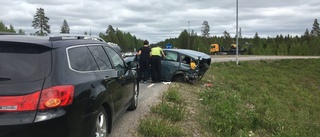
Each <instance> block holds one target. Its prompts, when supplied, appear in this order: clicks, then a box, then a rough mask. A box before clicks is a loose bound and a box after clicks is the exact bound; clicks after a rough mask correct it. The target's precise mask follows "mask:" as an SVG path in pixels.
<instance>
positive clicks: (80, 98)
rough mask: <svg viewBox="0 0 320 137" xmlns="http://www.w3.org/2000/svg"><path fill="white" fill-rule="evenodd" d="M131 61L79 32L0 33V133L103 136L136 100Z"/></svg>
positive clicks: (31, 136)
mask: <svg viewBox="0 0 320 137" xmlns="http://www.w3.org/2000/svg"><path fill="white" fill-rule="evenodd" d="M136 67H137V63H136V62H134V61H131V62H127V63H125V62H124V60H123V59H122V57H121V55H120V54H119V52H117V51H116V50H115V49H114V48H112V46H110V45H109V44H107V43H106V42H104V41H100V40H97V39H91V38H90V37H89V38H88V37H83V36H81V37H79V36H75V37H73V36H69V37H67V36H54V37H47V36H44V37H40V36H26V35H7V34H1V35H0V137H106V136H108V133H110V132H111V129H112V125H113V123H115V121H116V120H117V119H118V118H119V117H121V115H122V114H123V113H124V112H125V111H126V110H135V109H136V108H137V104H138V95H139V84H138V83H137V74H136V71H135V68H136Z"/></svg>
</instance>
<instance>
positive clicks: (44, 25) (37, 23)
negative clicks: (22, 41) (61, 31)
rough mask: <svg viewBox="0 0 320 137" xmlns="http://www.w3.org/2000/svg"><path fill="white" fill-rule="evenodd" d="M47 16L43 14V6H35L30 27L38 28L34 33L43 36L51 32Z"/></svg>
mask: <svg viewBox="0 0 320 137" xmlns="http://www.w3.org/2000/svg"><path fill="white" fill-rule="evenodd" d="M48 21H49V18H48V17H46V16H45V13H44V9H43V8H37V12H36V15H34V16H33V21H32V27H34V29H40V30H38V31H36V32H35V34H36V35H40V36H44V35H48V34H49V33H51V31H50V25H48Z"/></svg>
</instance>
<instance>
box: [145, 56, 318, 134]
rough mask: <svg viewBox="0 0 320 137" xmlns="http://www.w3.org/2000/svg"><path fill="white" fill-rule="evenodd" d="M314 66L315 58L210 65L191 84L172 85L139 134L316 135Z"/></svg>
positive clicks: (316, 68)
mask: <svg viewBox="0 0 320 137" xmlns="http://www.w3.org/2000/svg"><path fill="white" fill-rule="evenodd" d="M319 67H320V59H308V60H304V59H299V60H278V61H250V62H240V65H236V64H235V62H225V63H213V64H212V65H211V67H210V69H209V70H208V72H207V73H206V74H205V76H204V77H203V79H202V80H201V81H199V82H197V83H195V84H194V85H190V84H184V83H178V84H172V85H171V86H170V88H169V90H168V91H167V92H165V93H164V95H163V98H162V102H161V103H159V104H157V105H155V106H152V107H151V112H152V113H151V114H149V115H148V116H146V118H143V119H142V121H141V123H140V125H139V134H140V135H142V136H148V137H149V136H157V137H159V136H160V137H162V136H163V137H171V136H188V137H193V136H204V137H209V136H210V137H211V136H216V137H241V136H243V137H248V136H251V137H252V136H253V137H260V136H261V137H268V136H276V137H314V136H319V135H320V68H319ZM204 84H212V85H213V86H211V87H206V86H203V85H204Z"/></svg>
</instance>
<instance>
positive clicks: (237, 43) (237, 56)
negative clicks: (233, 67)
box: [236, 0, 239, 65]
mask: <svg viewBox="0 0 320 137" xmlns="http://www.w3.org/2000/svg"><path fill="white" fill-rule="evenodd" d="M236 5H237V15H236V29H237V30H236V41H237V42H236V45H237V49H236V50H237V51H236V53H237V55H236V63H237V65H239V59H238V58H239V41H238V37H239V36H238V35H239V34H238V33H239V32H238V0H237V4H236Z"/></svg>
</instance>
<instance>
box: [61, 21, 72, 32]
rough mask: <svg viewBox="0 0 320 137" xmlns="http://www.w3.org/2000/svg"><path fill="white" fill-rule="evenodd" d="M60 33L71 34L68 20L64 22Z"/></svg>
mask: <svg viewBox="0 0 320 137" xmlns="http://www.w3.org/2000/svg"><path fill="white" fill-rule="evenodd" d="M60 33H66V34H70V27H69V25H68V22H67V21H66V20H63V23H62V26H61V32H60Z"/></svg>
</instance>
